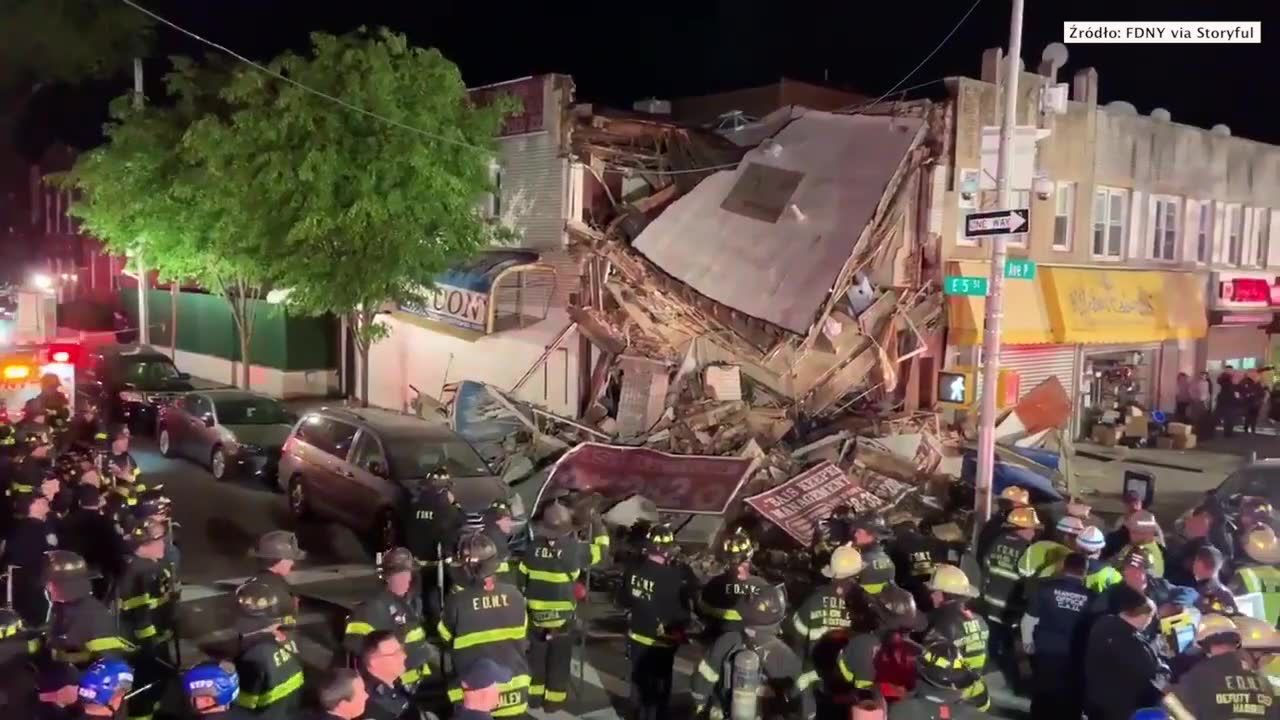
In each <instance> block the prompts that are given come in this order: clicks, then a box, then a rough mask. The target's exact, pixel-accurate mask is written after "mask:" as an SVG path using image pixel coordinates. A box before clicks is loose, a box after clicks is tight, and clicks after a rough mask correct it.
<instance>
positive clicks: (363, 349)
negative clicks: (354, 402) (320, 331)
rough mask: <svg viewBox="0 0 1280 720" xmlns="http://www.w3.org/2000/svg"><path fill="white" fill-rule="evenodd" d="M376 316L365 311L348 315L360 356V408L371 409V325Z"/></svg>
mask: <svg viewBox="0 0 1280 720" xmlns="http://www.w3.org/2000/svg"><path fill="white" fill-rule="evenodd" d="M373 317H374V314H373V313H371V312H366V311H364V310H356V311H355V312H353V313H351V314H350V315H348V321H347V322H348V323H349V324H350V325H351V327H352V333H351V338H352V339H353V340H354V341H355V344H356V354H358V355H359V356H360V407H369V346H370V345H372V344H373V343H372V342H370V341H369V332H370V329H369V324H370V323H372V322H373Z"/></svg>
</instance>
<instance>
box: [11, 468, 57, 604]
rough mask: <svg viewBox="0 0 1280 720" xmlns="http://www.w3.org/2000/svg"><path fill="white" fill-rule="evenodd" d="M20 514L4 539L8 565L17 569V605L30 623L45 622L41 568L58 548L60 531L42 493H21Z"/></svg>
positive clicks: (17, 504) (18, 500) (17, 506)
mask: <svg viewBox="0 0 1280 720" xmlns="http://www.w3.org/2000/svg"><path fill="white" fill-rule="evenodd" d="M14 510H15V511H16V513H17V514H18V518H19V519H17V520H16V521H15V522H14V524H13V526H12V527H11V528H10V529H9V534H8V538H7V540H6V542H5V543H4V553H3V557H4V565H5V567H12V568H13V570H12V572H13V577H12V582H13V608H14V610H17V611H18V614H19V615H21V616H22V619H23V621H25V622H26V623H27V625H28V626H29V627H38V626H40V625H43V624H44V622H45V617H46V616H47V615H48V613H49V600H48V598H47V597H45V592H44V579H43V578H42V577H41V574H40V573H41V568H42V566H43V563H44V557H45V553H46V552H48V551H50V550H56V549H57V547H58V535H57V533H56V532H55V531H54V526H53V524H52V523H51V522H49V500H48V499H47V498H46V497H45V496H43V495H39V494H34V493H28V494H23V495H19V496H18V497H17V498H15V500H14Z"/></svg>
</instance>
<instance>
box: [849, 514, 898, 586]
mask: <svg viewBox="0 0 1280 720" xmlns="http://www.w3.org/2000/svg"><path fill="white" fill-rule="evenodd" d="M850 529H851V531H852V535H851V539H852V540H853V545H854V547H856V548H858V552H860V553H862V572H861V573H859V575H858V585H860V586H862V589H863V590H865V591H866V592H867V594H868V595H877V594H879V593H880V592H881V591H882V590H884V589H885V587H887V586H888V585H889V584H890V583H892V582H893V578H894V575H895V574H896V573H897V571H896V570H895V569H894V567H893V560H890V559H889V554H888V553H887V552H885V551H884V547H883V546H882V545H881V544H880V543H881V541H882V540H885V539H888V538H890V537H892V536H893V533H892V532H891V531H890V530H889V529H888V528H887V527H886V526H885V522H884V518H882V517H880V516H879V515H862V516H860V517H856V518H854V519H853V522H852V523H851V524H850Z"/></svg>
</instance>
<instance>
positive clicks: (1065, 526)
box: [1018, 515, 1084, 578]
mask: <svg viewBox="0 0 1280 720" xmlns="http://www.w3.org/2000/svg"><path fill="white" fill-rule="evenodd" d="M1054 530H1055V531H1056V532H1057V535H1058V537H1057V538H1044V539H1043V540H1037V541H1036V542H1033V543H1031V546H1030V547H1028V548H1027V550H1026V552H1024V553H1023V554H1022V559H1021V560H1019V561H1018V574H1019V575H1021V576H1022V577H1024V578H1046V577H1052V576H1054V575H1057V574H1058V571H1059V570H1060V569H1061V568H1062V562H1063V561H1064V560H1066V559H1067V556H1068V555H1070V554H1071V553H1073V552H1075V548H1076V541H1077V539H1078V538H1079V537H1080V533H1082V532H1084V522H1083V521H1082V520H1081V519H1080V518H1078V517H1073V516H1071V515H1064V516H1063V517H1062V519H1061V520H1059V521H1058V524H1057V525H1056V526H1055V527H1054Z"/></svg>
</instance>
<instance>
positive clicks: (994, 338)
mask: <svg viewBox="0 0 1280 720" xmlns="http://www.w3.org/2000/svg"><path fill="white" fill-rule="evenodd" d="M1022 3H1023V0H1013V8H1012V12H1011V13H1010V19H1009V52H1008V54H1007V55H1006V56H1005V58H1004V60H1005V70H1004V73H1003V78H1001V80H1003V83H1002V84H1003V87H1004V112H1003V115H1002V117H1001V120H1000V150H999V154H998V155H997V156H996V209H998V210H1008V209H1010V201H1011V198H1012V195H1013V192H1012V188H1011V187H1010V186H1009V173H1010V170H1011V167H1012V160H1013V136H1014V132H1015V129H1016V127H1017V108H1018V76H1019V74H1020V73H1021V68H1019V67H1018V65H1019V62H1018V61H1019V59H1020V58H1021V57H1022ZM1006 238H1007V236H1006V235H994V236H992V237H990V238H989V239H988V241H989V242H990V243H991V271H990V277H991V283H990V294H989V295H988V296H987V303H986V305H987V307H986V318H985V320H984V323H983V327H982V406H981V409H980V411H979V415H978V487H977V493H976V495H975V497H974V514H975V515H976V516H977V518H978V520H979V522H976V523H974V533H975V537H976V536H977V532H978V530H979V529H980V528H981V527H982V524H983V523H985V522H986V520H987V519H988V518H990V517H991V486H992V477H993V476H994V474H995V472H994V471H995V454H996V427H995V426H996V395H997V392H998V389H997V387H996V385H997V384H998V382H999V377H1000V325H1001V321H1002V320H1003V319H1004V307H1003V306H1004V263H1005V259H1006V257H1007V254H1006V252H1005V240H1006Z"/></svg>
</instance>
